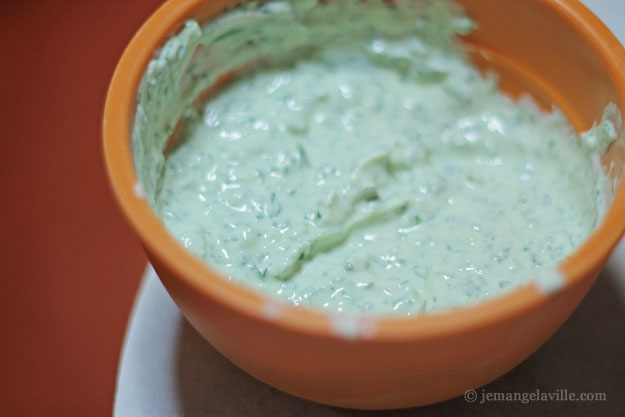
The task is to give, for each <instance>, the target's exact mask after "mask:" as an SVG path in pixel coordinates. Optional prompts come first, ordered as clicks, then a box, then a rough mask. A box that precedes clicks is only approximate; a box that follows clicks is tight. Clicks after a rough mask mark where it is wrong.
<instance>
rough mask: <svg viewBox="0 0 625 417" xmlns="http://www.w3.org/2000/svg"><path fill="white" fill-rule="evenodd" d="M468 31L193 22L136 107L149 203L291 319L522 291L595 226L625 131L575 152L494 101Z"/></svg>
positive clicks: (289, 11) (444, 12)
mask: <svg viewBox="0 0 625 417" xmlns="http://www.w3.org/2000/svg"><path fill="white" fill-rule="evenodd" d="M473 27H474V24H473V22H472V21H471V20H470V19H469V18H468V17H467V16H465V15H464V14H463V13H462V10H461V9H460V8H459V7H458V6H457V5H455V4H453V3H451V2H441V1H425V2H417V3H412V2H407V1H398V2H396V4H395V6H389V5H387V4H385V3H383V2H378V1H366V2H358V1H351V0H349V1H348V0H339V1H332V2H328V3H327V4H320V5H317V4H316V3H315V2H311V1H293V2H270V3H262V4H255V3H254V4H247V5H244V6H240V7H238V8H235V9H234V10H231V11H229V12H227V13H225V14H223V15H222V16H220V17H219V18H217V19H215V20H213V21H211V22H210V23H208V24H207V25H206V26H204V27H203V28H200V26H199V25H198V24H197V23H196V22H193V21H191V22H188V23H187V24H186V26H185V27H184V28H183V30H182V31H181V32H180V33H179V34H178V35H176V36H175V37H172V38H171V39H170V40H169V41H168V42H167V43H166V44H165V46H164V47H163V49H162V50H161V51H160V52H159V53H158V54H157V56H156V57H155V58H154V60H153V61H152V62H151V63H150V66H149V68H148V71H147V73H146V76H145V77H144V79H143V82H142V85H141V87H140V89H139V94H138V107H137V115H136V120H135V126H134V131H133V148H134V158H135V164H136V166H137V171H138V174H139V178H140V181H141V184H142V186H143V188H144V189H145V194H146V196H147V198H148V199H149V201H150V202H151V204H152V205H153V207H154V209H155V210H156V212H157V213H158V215H159V216H160V217H161V218H162V220H163V222H164V223H165V224H166V226H167V227H168V229H169V230H170V231H171V233H172V234H173V235H175V236H177V237H178V238H179V239H180V241H181V242H182V244H183V245H184V246H185V247H186V248H188V250H190V251H191V252H192V253H194V254H195V255H197V256H199V257H200V258H202V259H204V260H206V262H207V263H209V264H210V265H211V266H213V267H215V268H216V269H217V270H219V271H221V272H222V273H223V274H224V275H225V276H226V277H228V279H230V280H233V281H235V282H238V283H241V284H243V285H245V286H247V287H250V288H253V289H255V290H258V291H260V292H262V293H265V294H267V295H269V296H271V297H274V298H278V299H283V300H287V302H289V303H292V304H294V305H298V306H299V305H301V306H310V307H315V308H320V309H325V310H327V311H330V312H360V311H366V312H374V313H383V314H390V313H400V314H408V315H410V314H418V313H423V312H428V311H438V310H442V309H450V308H455V307H458V306H462V305H466V304H469V303H471V302H475V301H476V300H481V299H484V298H486V297H491V296H493V295H497V294H500V293H502V292H504V291H508V290H510V289H513V288H515V287H517V286H519V285H521V284H523V283H526V282H528V281H529V280H530V279H531V277H532V276H536V275H537V274H540V273H541V271H545V270H546V269H547V270H550V269H549V268H552V267H553V266H554V265H555V264H556V263H557V262H558V261H560V260H562V259H564V258H565V257H566V256H568V255H569V254H571V253H572V252H573V251H574V250H575V248H576V247H577V246H579V245H580V244H581V243H582V242H583V241H584V240H585V239H586V238H587V237H588V235H589V234H590V233H591V232H592V230H593V229H594V228H595V227H596V225H597V224H598V223H599V222H600V221H601V218H602V215H603V213H604V210H605V208H606V205H607V200H608V199H609V196H608V193H607V190H606V184H607V176H606V175H605V173H604V172H603V171H602V170H601V168H600V165H599V163H598V155H600V154H601V153H602V152H603V151H604V150H605V148H606V147H607V146H608V144H609V143H610V142H611V141H612V140H614V139H615V138H616V136H617V131H618V130H619V129H620V121H619V120H618V112H617V110H616V108H615V106H613V105H612V106H608V108H607V110H606V113H605V116H604V119H603V120H602V121H601V122H600V123H599V124H598V125H597V126H596V127H594V128H593V129H592V130H591V131H589V132H587V133H585V134H583V135H581V137H580V136H579V135H577V134H576V133H575V131H574V130H573V128H572V127H571V126H570V125H569V123H568V122H567V120H566V119H565V117H564V116H563V115H562V114H561V113H560V112H559V111H558V110H557V109H554V110H553V111H552V112H551V113H543V112H541V111H540V110H539V109H538V108H537V106H536V105H535V104H534V102H533V101H532V100H531V99H530V98H523V99H521V100H519V101H517V102H515V101H513V100H511V99H510V98H508V97H506V96H504V95H502V94H501V93H499V92H498V91H497V82H496V78H495V77H494V76H489V77H485V78H484V77H482V76H481V75H480V74H479V72H478V71H477V70H476V69H475V68H474V67H473V66H472V65H471V64H470V62H469V60H468V59H467V56H466V55H465V53H464V51H463V50H462V49H461V48H460V47H459V46H458V43H457V39H456V35H458V34H459V35H463V34H466V33H468V32H470V31H471V30H472V28H473ZM248 63H254V65H252V66H251V68H252V69H250V70H247V71H243V72H242V74H241V75H240V76H239V77H238V78H237V79H236V80H235V81H233V82H231V83H230V84H228V85H227V86H226V87H224V88H222V89H221V90H220V91H219V92H218V93H216V94H215V95H213V96H212V97H210V99H209V100H208V101H207V102H206V103H204V104H203V105H201V106H199V107H198V106H194V105H192V102H193V99H194V98H195V97H196V96H197V94H198V93H199V92H201V91H203V90H204V89H205V88H206V87H208V86H210V85H211V84H212V83H214V82H215V80H217V78H218V77H219V76H220V75H221V74H223V73H225V72H227V71H228V70H232V69H239V68H242V67H244V66H246V64H248ZM181 117H182V120H183V128H182V130H181V133H180V141H179V143H178V145H177V146H176V147H175V149H173V150H171V151H170V152H169V153H168V154H167V156H166V157H164V156H163V149H164V148H165V142H166V140H167V138H168V137H169V135H170V134H171V132H172V131H173V129H174V126H175V125H176V122H177V121H178V120H179V119H180V118H181Z"/></svg>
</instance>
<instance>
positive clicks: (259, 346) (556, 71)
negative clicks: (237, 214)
mask: <svg viewBox="0 0 625 417" xmlns="http://www.w3.org/2000/svg"><path fill="white" fill-rule="evenodd" d="M232 3H234V2H232V1H226V0H216V1H210V2H203V1H202V0H186V1H185V0H172V1H169V2H168V3H166V4H165V5H164V6H163V7H162V8H161V9H159V10H158V11H157V12H156V13H155V14H154V15H153V16H152V17H151V18H150V19H149V20H148V21H147V22H146V24H145V25H144V26H143V27H142V28H141V30H140V31H139V32H138V34H137V35H136V36H135V38H134V39H133V40H132V42H131V43H130V44H129V46H128V48H127V49H126V51H125V53H124V55H123V56H122V58H121V60H120V63H119V65H118V68H117V70H116V73H115V75H114V77H113V81H112V83H111V88H110V90H109V94H108V97H107V103H106V108H105V114H104V148H105V157H106V163H107V168H108V171H109V176H110V179H111V182H112V185H113V188H114V191H115V193H116V196H117V198H118V200H119V203H120V205H121V207H122V209H123V211H124V213H125V214H126V216H127V217H128V219H129V221H130V223H131V224H132V225H133V227H134V229H135V230H136V231H137V233H138V235H139V237H140V238H141V240H142V242H143V244H144V247H145V248H146V251H147V253H148V256H149V258H150V260H151V261H152V264H153V265H154V268H155V270H156V271H157V273H158V275H159V276H160V278H161V280H162V281H163V283H164V285H165V287H166V288H167V290H168V291H169V293H170V294H171V296H172V298H173V299H174V300H175V302H176V303H177V304H178V306H179V307H180V309H181V310H182V312H183V313H184V315H185V316H186V317H187V318H188V320H189V321H190V322H191V324H192V325H193V326H194V327H195V328H196V329H197V330H198V331H199V332H200V333H201V334H202V336H203V337H205V338H206V339H207V340H208V341H209V342H210V343H211V344H212V345H213V346H214V347H215V348H216V349H217V350H219V351H220V352H221V353H222V354H223V355H224V356H226V357H227V358H229V359H230V360H232V361H233V362H234V363H236V364H237V365H238V366H240V367H241V368H242V369H244V370H245V371H247V372H248V373H250V374H251V375H253V376H255V377H257V378H259V379H261V380H262V381H265V382H267V383H268V384H270V385H273V386H275V387H277V388H279V389H281V390H284V391H286V392H289V393H292V394H294V395H297V396H299V397H302V398H306V399H310V400H314V401H318V402H322V403H326V404H331V405H337V406H343V407H350V408H365V409H382V408H401V407H410V406H417V405H423V404H428V403H432V402H437V401H442V400H445V399H448V398H451V397H454V396H458V395H461V394H462V393H463V392H464V391H465V390H467V389H472V388H477V387H479V386H481V385H484V384H486V383H488V382H490V381H492V380H493V379H495V378H497V377H499V376H501V375H502V374H504V373H506V372H507V371H509V370H510V369H512V368H513V367H515V366H516V365H517V364H519V363H520V362H521V361H523V360H524V359H525V358H527V357H528V356H529V355H530V354H531V353H533V352H534V351H535V350H536V349H538V347H540V346H541V345H542V344H543V343H544V342H545V341H546V340H547V339H548V338H549V337H550V336H551V335H552V334H553V333H554V332H555V331H556V330H557V329H558V328H559V327H560V326H561V325H562V323H563V322H564V321H565V320H566V319H567V318H568V316H569V315H570V314H571V312H572V311H573V310H574V309H575V307H576V306H577V305H578V304H579V302H580V301H581V299H582V298H583V297H584V295H585V294H586V292H587V291H588V289H589V288H590V286H591V285H592V283H593V282H594V280H595V279H596V277H597V275H598V273H599V271H600V270H601V268H602V267H603V264H604V263H605V261H606V259H607V257H608V255H609V253H610V251H611V250H612V249H613V247H614V246H615V245H616V243H617V242H618V239H619V238H620V236H621V235H622V233H623V228H624V226H625V195H624V194H625V192H624V191H623V189H622V188H619V191H618V193H617V194H616V196H615V200H614V203H613V205H612V208H611V209H610V211H609V212H608V214H607V215H606V218H605V220H604V222H603V224H602V225H601V226H600V227H599V228H598V230H597V231H596V232H595V234H594V235H593V236H592V237H591V238H590V239H589V240H588V241H587V242H586V243H585V244H584V245H583V246H582V247H581V248H580V249H579V250H578V251H577V252H576V253H575V254H574V255H573V256H571V257H570V258H568V259H567V260H566V261H565V262H563V263H562V264H561V265H560V266H559V269H560V271H561V272H562V273H563V274H564V276H565V279H566V285H565V286H564V287H563V288H562V289H560V290H559V291H557V292H554V293H552V294H542V293H540V292H539V291H538V290H537V289H536V288H535V287H534V286H533V285H527V286H525V287H522V288H520V289H518V290H516V291H514V292H513V293H511V294H509V295H506V296H503V297H500V298H498V299H495V300H492V301H488V302H484V303H482V304H479V305H477V306H475V307H470V308H465V309H461V310H458V311H456V312H451V313H443V314H436V315H429V316H424V317H416V318H410V319H403V318H395V319H393V318H385V319H378V320H374V321H373V328H374V329H375V332H374V333H373V334H372V335H370V337H368V338H359V339H357V340H346V339H344V338H342V337H340V336H339V335H337V334H336V333H335V332H333V330H332V320H331V318H329V317H327V316H326V315H323V314H320V313H316V312H312V311H307V310H292V309H289V308H286V307H285V310H281V311H278V310H275V308H274V309H270V310H267V305H268V300H267V299H265V298H263V297H262V296H260V295H258V294H255V293H253V292H251V291H249V290H246V289H244V288H242V287H239V286H236V285H234V284H231V283H229V282H227V281H226V280H224V279H222V278H221V277H220V276H219V275H218V274H217V273H215V272H213V271H211V270H210V269H209V268H208V267H206V266H205V265H204V263H203V262H202V261H201V260H199V259H196V258H194V257H193V256H192V255H190V254H189V253H187V252H186V251H185V250H184V249H183V248H182V247H181V246H180V245H178V244H177V243H176V241H175V239H174V238H173V237H171V236H170V235H169V234H168V232H167V231H166V229H165V228H164V226H163V225H162V223H161V222H160V221H159V220H158V218H157V217H156V216H155V214H154V213H153V212H152V210H151V209H150V207H149V205H148V203H147V202H146V201H145V199H143V198H141V197H140V196H138V195H137V194H136V193H134V192H133V190H134V185H135V183H136V176H135V174H134V169H133V166H132V159H131V154H130V142H129V134H130V125H131V121H132V117H133V114H134V105H135V93H136V90H137V86H138V83H139V80H140V78H141V76H142V75H143V72H144V70H145V67H146V65H147V62H148V61H149V59H151V57H152V51H154V50H155V49H156V48H158V46H159V45H161V44H162V42H163V41H164V40H165V39H166V38H167V36H168V35H170V34H171V33H172V32H173V31H174V30H175V29H176V28H177V27H179V24H180V22H182V21H184V20H185V19H187V18H192V17H193V18H197V19H198V20H200V21H204V20H206V19H207V18H210V17H212V16H214V15H215V14H216V13H218V12H220V11H221V10H223V9H224V7H226V6H227V5H229V4H232ZM461 3H463V4H464V6H465V7H466V10H467V12H468V13H469V14H470V15H471V16H472V17H474V18H475V19H476V20H477V21H478V23H479V30H478V31H477V32H475V33H474V34H472V35H471V36H469V37H468V39H467V42H468V43H470V44H473V45H475V46H476V48H477V49H478V50H479V51H481V52H480V53H477V54H475V61H476V63H478V65H480V66H483V67H485V68H494V69H496V70H497V71H498V73H499V75H500V77H501V81H502V84H501V85H502V88H503V89H505V90H506V91H508V92H510V93H512V94H518V93H520V92H524V91H529V92H531V93H532V94H533V95H534V96H535V97H536V98H537V99H538V100H539V101H540V102H542V103H544V104H547V103H551V102H553V103H556V104H557V105H558V106H559V107H560V108H562V109H563V110H564V111H565V113H567V115H568V116H569V118H570V119H571V120H572V122H573V123H574V124H575V125H576V127H578V128H580V129H581V128H587V127H589V126H590V125H591V124H592V123H593V122H594V121H595V120H597V119H598V118H599V117H600V116H601V114H602V111H603V108H604V107H605V105H606V104H607V103H608V102H610V101H612V102H614V103H616V104H617V105H618V106H619V108H622V104H623V102H625V85H624V82H625V52H624V51H623V49H622V47H621V46H620V44H619V43H618V41H617V40H616V39H615V38H614V37H613V36H612V34H611V33H610V32H609V31H608V30H607V29H606V28H605V27H604V26H603V24H602V23H601V22H600V21H599V20H598V19H597V18H596V17H594V16H593V15H592V14H591V13H590V12H589V11H588V10H587V9H586V8H585V7H584V6H582V5H581V4H580V3H578V2H577V1H574V0H553V1H548V0H533V1H506V2H503V1H502V2H489V1H483V0H464V1H461ZM484 51H486V52H485V53H484ZM623 149H624V148H623V138H621V140H620V141H619V143H617V144H614V145H613V146H612V147H611V148H610V150H609V152H608V153H607V155H606V156H605V158H604V162H605V164H606V165H609V164H610V163H611V162H614V169H613V170H612V173H613V175H614V176H615V177H616V178H620V177H621V175H622V172H623V155H624V154H625V152H624V151H623ZM268 311H271V312H272V313H276V312H277V313H278V314H266V313H267V312H268Z"/></svg>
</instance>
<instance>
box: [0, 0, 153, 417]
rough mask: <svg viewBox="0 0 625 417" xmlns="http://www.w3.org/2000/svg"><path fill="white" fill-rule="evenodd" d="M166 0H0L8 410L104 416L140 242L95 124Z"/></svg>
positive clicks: (140, 259) (0, 226) (3, 388)
mask: <svg viewBox="0 0 625 417" xmlns="http://www.w3.org/2000/svg"><path fill="white" fill-rule="evenodd" d="M159 3H160V0H133V1H122V0H98V1H93V0H91V1H80V0H75V1H70V0H48V1H45V0H41V1H34V0H31V1H0V121H1V125H0V126H1V129H2V130H1V131H2V139H1V141H2V142H1V143H2V148H1V149H2V161H1V163H0V203H1V204H0V238H1V240H0V242H1V243H0V247H1V251H0V253H1V255H0V256H1V258H0V261H1V267H2V269H1V271H2V280H1V281H0V284H1V287H0V337H1V340H0V416H35V415H37V416H95V417H97V416H110V415H111V413H112V403H113V395H114V389H115V376H116V372H117V361H118V358H119V352H120V347H121V343H122V339H123V336H124V331H125V327H126V321H127V318H128V314H129V312H130V308H131V305H132V301H133V297H134V293H135V291H136V288H137V285H138V282H139V278H140V276H141V272H142V270H143V268H144V265H145V262H146V260H145V257H144V255H143V251H142V249H141V247H140V245H139V243H138V241H137V239H135V238H134V236H133V234H132V233H131V231H130V229H129V227H128V226H127V225H126V223H125V222H124V220H123V219H122V217H121V215H120V214H119V210H118V209H117V206H116V205H115V202H114V201H113V199H112V197H111V193H110V190H109V186H108V183H107V180H106V176H105V173H104V168H103V161H102V152H101V133H100V130H101V128H100V120H101V115H102V109H103V104H104V98H105V94H106V89H107V86H108V83H109V80H110V78H111V75H112V72H113V70H114V68H115V63H116V62H117V59H118V58H119V56H120V55H121V53H122V51H123V48H124V46H125V45H126V43H127V42H128V41H129V40H130V38H131V37H132V35H133V33H134V32H135V31H136V30H137V29H138V27H139V26H140V24H141V22H142V21H144V20H145V19H146V18H147V16H148V15H149V14H150V13H151V11H153V10H154V9H155V8H156V7H157V6H158V4H159Z"/></svg>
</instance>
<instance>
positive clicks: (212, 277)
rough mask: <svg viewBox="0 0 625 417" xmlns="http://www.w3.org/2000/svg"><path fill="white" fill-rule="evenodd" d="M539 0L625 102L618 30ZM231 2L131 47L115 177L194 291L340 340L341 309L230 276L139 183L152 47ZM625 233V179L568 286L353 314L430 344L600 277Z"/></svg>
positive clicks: (114, 131)
mask: <svg viewBox="0 0 625 417" xmlns="http://www.w3.org/2000/svg"><path fill="white" fill-rule="evenodd" d="M534 1H535V2H538V3H542V4H544V5H545V6H547V7H549V8H551V9H552V10H553V12H555V13H557V14H558V15H559V16H560V17H561V18H563V19H565V20H566V21H568V23H569V24H571V25H572V26H573V27H574V28H575V30H576V31H577V32H578V33H579V34H580V36H581V37H583V38H585V39H586V40H587V41H588V42H589V43H590V45H592V47H593V48H594V49H595V51H596V52H597V54H598V56H599V57H600V59H601V60H602V64H603V65H604V66H605V67H606V68H607V69H608V72H609V74H610V76H611V78H612V81H613V83H614V85H615V86H616V89H617V94H618V97H619V98H620V100H621V104H622V105H623V104H625V50H624V49H623V46H622V45H621V43H620V42H619V41H618V40H617V39H616V37H615V36H614V35H613V34H612V32H611V31H610V30H609V29H608V28H607V27H606V26H605V25H604V24H603V23H602V22H601V21H600V20H599V18H597V17H596V16H595V15H594V14H593V13H592V12H591V11H590V10H589V9H588V8H586V6H584V5H583V4H582V3H580V2H579V1H578V0H534ZM227 3H228V2H227V1H226V2H207V1H206V0H169V1H167V2H166V3H164V4H163V5H162V6H161V7H159V8H158V9H157V10H156V11H155V12H154V13H153V14H152V15H151V16H150V17H149V18H148V19H147V20H146V21H145V23H144V24H143V25H142V26H141V28H140V29H139V30H138V32H137V33H136V34H135V35H134V37H133V38H132V40H131V41H130V43H129V44H128V46H127V47H126V49H125V50H124V52H123V54H122V56H121V58H120V60H119V62H118V65H117V67H116V69H115V72H114V75H113V77H112V80H111V83H110V86H109V90H108V93H107V97H106V102H105V107H104V114H103V126H102V129H103V130H102V132H103V146H104V159H105V165H106V169H107V172H108V178H109V182H110V184H111V186H112V189H113V193H114V195H115V197H116V199H117V202H118V204H119V205H120V206H121V209H122V212H123V213H124V215H125V217H126V218H127V220H128V221H129V222H130V224H131V226H132V228H133V229H134V230H135V232H136V233H137V234H138V235H139V237H140V239H141V241H142V243H143V244H144V246H145V248H146V250H148V251H149V252H150V253H152V254H154V255H155V256H156V257H157V258H158V259H159V260H160V261H161V262H164V263H165V264H166V265H167V267H168V268H169V269H170V271H171V272H172V273H173V274H174V275H175V276H176V279H178V280H180V281H182V283H183V284H185V285H187V286H189V287H190V288H192V289H193V291H195V292H197V293H198V294H201V295H202V296H203V297H206V298H207V299H210V300H212V301H213V302H216V303H219V304H221V305H222V306H223V307H226V308H228V309H230V310H232V311H234V312H237V313H239V314H243V315H246V316H248V317H249V318H252V319H255V320H261V321H265V322H267V323H271V324H273V325H275V326H279V327H282V328H283V329H287V330H289V331H292V332H297V333H303V334H309V335H316V336H320V337H341V334H340V333H337V332H336V330H334V329H333V325H334V324H336V322H335V321H334V320H335V318H336V316H337V315H336V314H333V313H327V312H323V311H319V310H315V309H312V308H306V307H303V308H301V307H294V306H290V305H287V304H285V303H284V302H280V301H279V300H275V299H273V298H269V297H267V296H264V295H262V294H261V293H259V292H256V291H254V290H252V289H248V288H246V287H244V286H243V285H239V284H236V283H233V282H230V281H228V280H227V279H225V278H224V277H223V276H222V275H220V274H219V273H218V272H216V271H215V270H214V269H212V268H211V267H209V266H208V265H207V264H206V263H205V262H204V261H203V260H201V259H199V258H197V257H195V256H194V255H192V254H191V253H190V252H188V251H187V250H186V249H185V248H184V247H183V246H182V245H181V244H179V243H178V241H177V239H175V237H174V236H173V235H171V234H170V233H169V232H168V231H167V229H166V227H165V225H164V223H162V222H161V220H160V219H159V218H158V217H157V215H156V213H155V212H154V211H153V210H152V208H151V206H150V205H149V203H148V202H147V200H146V199H145V198H143V197H142V196H141V194H140V193H137V190H136V188H135V186H136V184H137V182H138V180H137V177H136V174H135V169H134V163H133V160H132V154H131V130H132V121H133V119H134V112H135V103H136V91H137V89H138V86H139V83H140V80H141V78H142V77H143V74H144V72H145V69H146V67H147V64H148V62H149V61H150V60H151V59H152V57H153V51H155V50H156V49H158V48H159V47H160V46H161V45H162V43H163V42H164V41H165V40H166V39H167V37H168V36H169V35H170V34H172V33H174V31H175V30H176V28H178V27H179V26H180V24H181V23H182V22H184V21H185V20H186V19H188V18H189V17H190V16H192V15H193V14H194V12H197V11H198V10H199V8H200V7H203V9H202V10H203V13H206V16H208V17H211V16H214V15H216V14H217V13H218V12H220V11H221V10H223V8H224V6H225V4H227ZM230 3H232V2H231V1H230ZM624 231H625V181H621V184H620V186H619V188H618V190H617V192H616V194H615V195H614V199H613V203H612V205H611V207H610V209H609V210H608V212H607V213H606V215H605V217H604V219H603V222H602V223H601V224H600V226H599V227H598V228H596V229H595V231H594V232H593V233H592V234H591V236H590V237H589V238H588V239H586V241H585V242H584V243H583V244H582V245H581V246H580V247H579V248H578V249H577V250H576V251H575V252H574V253H573V254H572V255H571V256H570V257H569V258H567V259H565V260H564V261H562V262H561V263H559V264H558V265H557V270H558V271H559V272H560V273H561V274H562V276H563V277H564V279H565V282H564V285H563V286H562V287H561V288H559V289H558V290H557V291H555V292H544V291H540V290H539V289H538V288H537V287H536V285H534V283H533V282H532V281H530V282H528V283H527V284H524V285H522V286H520V287H519V288H517V289H515V290H512V291H509V292H507V293H504V294H502V295H500V296H496V297H493V298H491V299H486V300H482V301H480V302H477V303H476V304H474V305H469V306H463V307H459V308H458V309H454V310H452V311H443V312H436V313H430V314H425V315H419V316H406V317H403V316H402V317H396V316H388V315H381V314H357V313H350V314H346V315H345V316H346V317H348V316H358V317H364V318H365V319H368V320H372V321H375V326H376V327H375V329H376V330H375V333H374V334H370V335H369V337H368V340H370V341H372V342H388V341H398V340H399V341H402V340H412V341H414V340H424V339H431V338H436V337H441V336H443V335H447V334H450V333H459V332H469V331H473V330H476V329H479V328H484V327H486V326H489V325H493V324H495V323H497V322H502V321H505V320H507V319H510V318H512V317H515V316H519V315H522V314H524V313H526V312H528V311H530V310H531V309H534V308H537V307H538V306H539V305H540V304H542V303H547V302H549V300H551V299H552V298H553V297H555V296H556V295H557V294H558V293H560V292H561V291H564V290H566V289H567V288H570V287H572V286H574V285H576V284H578V283H580V282H581V281H583V280H584V278H585V277H587V276H589V275H592V272H593V271H595V270H596V269H597V268H598V267H599V266H600V265H601V264H602V263H603V262H604V261H605V260H606V258H607V256H608V255H609V253H610V252H611V251H612V249H613V248H614V247H615V246H616V244H617V243H618V241H619V239H620V237H621V236H622V235H623V232H624ZM268 306H271V307H274V310H272V311H274V313H275V312H277V313H278V314H271V315H270V314H267V307H268ZM275 308H278V309H279V310H275Z"/></svg>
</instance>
